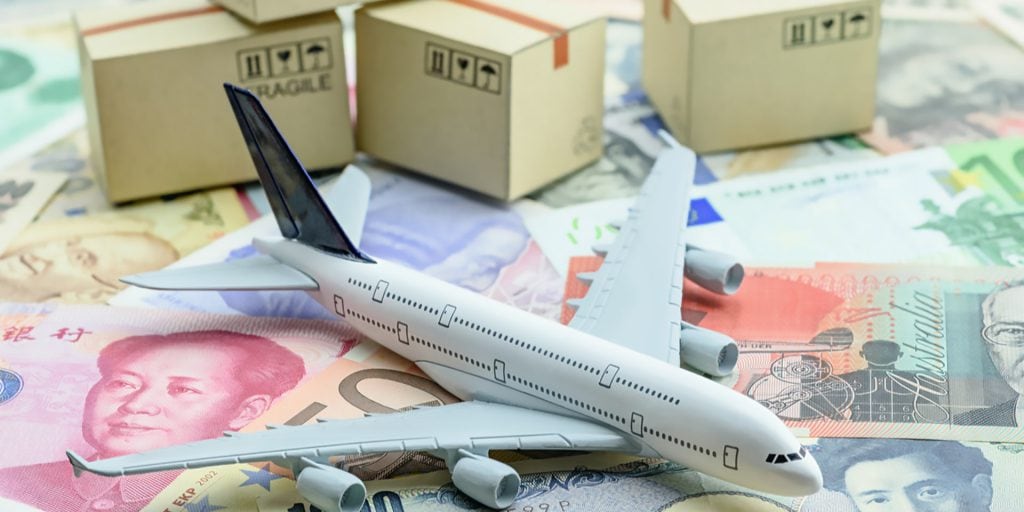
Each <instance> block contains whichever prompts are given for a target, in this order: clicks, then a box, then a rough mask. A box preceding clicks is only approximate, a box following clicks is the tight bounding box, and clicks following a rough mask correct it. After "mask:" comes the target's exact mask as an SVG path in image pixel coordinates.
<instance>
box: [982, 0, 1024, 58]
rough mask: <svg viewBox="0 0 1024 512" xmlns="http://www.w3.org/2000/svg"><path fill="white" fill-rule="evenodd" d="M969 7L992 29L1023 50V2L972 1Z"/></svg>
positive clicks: (1017, 0)
mask: <svg viewBox="0 0 1024 512" xmlns="http://www.w3.org/2000/svg"><path fill="white" fill-rule="evenodd" d="M971 5H972V6H973V7H974V9H975V10H977V11H978V13H979V14H980V15H981V16H982V17H983V18H984V19H985V21H987V22H988V23H989V24H990V25H992V26H993V27H995V28H997V29H999V31H1000V32H1002V33H1003V35H1005V36H1006V37H1009V38H1010V39H1013V41H1014V42H1015V43H1017V45H1018V46H1020V47H1021V48H1024V2H1022V1H1020V0H972V2H971Z"/></svg>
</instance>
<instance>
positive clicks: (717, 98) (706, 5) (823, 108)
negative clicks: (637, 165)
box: [643, 0, 880, 152]
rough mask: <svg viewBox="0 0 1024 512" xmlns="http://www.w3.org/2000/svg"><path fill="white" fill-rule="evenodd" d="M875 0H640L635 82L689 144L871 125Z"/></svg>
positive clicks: (735, 144)
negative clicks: (639, 64) (639, 66)
mask: <svg viewBox="0 0 1024 512" xmlns="http://www.w3.org/2000/svg"><path fill="white" fill-rule="evenodd" d="M879 4H880V1H879V0H853V1H850V0H847V1H835V0H773V1H766V2H754V1H750V0H718V1H714V2H711V1H707V0H645V4H644V7H645V8H644V12H645V14H644V53H643V55H644V58H643V85H644V88H645V89H646V90H647V95H648V97H649V98H650V100H651V103H652V104H653V105H654V106H655V108H656V109H657V110H658V112H659V113H660V114H661V118H662V120H663V121H664V122H665V124H667V125H668V127H669V129H670V130H671V131H672V133H673V135H675V137H676V138H677V139H679V141H680V142H682V143H683V144H686V145H688V146H690V147H692V148H693V149H694V150H696V151H698V152H709V151H720V150H727V149H737V148H744V147H752V146H762V145H768V144H778V143H784V142H789V141H796V140H801V139H809V138H816V137H823V136H828V135H835V134H842V133H850V132H855V131H860V130H864V129H867V128H869V127H870V126H871V123H872V121H873V118H874V112H875V79H876V77H877V74H878V33H879V30H878V29H877V25H878V23H879V20H878V12H879Z"/></svg>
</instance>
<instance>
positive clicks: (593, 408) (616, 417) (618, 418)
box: [506, 373, 626, 425]
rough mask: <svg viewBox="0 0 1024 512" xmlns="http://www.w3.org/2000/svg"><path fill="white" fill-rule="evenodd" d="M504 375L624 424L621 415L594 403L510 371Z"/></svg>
mask: <svg viewBox="0 0 1024 512" xmlns="http://www.w3.org/2000/svg"><path fill="white" fill-rule="evenodd" d="M506 375H507V378H508V380H511V381H512V382H515V383H516V384H519V385H522V386H526V387H528V388H530V389H535V390H537V391H540V392H541V393H544V394H546V395H548V396H551V397H552V398H557V399H558V400H561V401H563V402H567V403H569V404H572V405H575V406H576V407H578V408H580V409H583V410H586V411H589V412H593V413H597V414H600V415H601V416H604V417H605V418H608V419H611V420H615V421H617V422H619V423H621V424H623V425H625V424H626V418H623V417H622V416H619V415H617V414H615V413H612V412H609V411H606V410H604V409H601V408H600V407H597V406H594V405H590V404H588V403H586V402H584V401H582V400H578V399H576V398H573V397H571V396H569V395H566V394H563V393H559V392H558V391H555V390H553V389H549V388H546V387H544V386H541V385H539V384H534V383H533V382H530V381H528V380H526V379H524V378H521V377H517V376H515V375H513V374H511V373H509V374H506Z"/></svg>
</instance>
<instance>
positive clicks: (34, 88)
mask: <svg viewBox="0 0 1024 512" xmlns="http://www.w3.org/2000/svg"><path fill="white" fill-rule="evenodd" d="M0 8H2V7H0ZM62 26H63V27H64V32H65V33H66V35H67V41H66V44H57V43H54V42H53V41H51V40H47V39H45V38H33V37H31V35H30V34H29V33H27V32H26V31H24V30H15V29H9V30H4V31H3V33H2V35H0V111H2V112H3V113H4V122H3V123H2V124H0V169H4V168H6V167H7V166H9V165H11V164H13V163H15V162H17V161H18V160H21V159H22V158H25V157H27V156H29V155H31V154H32V153H34V152H35V151H37V150H39V149H40V148H42V147H45V146H46V145H47V144H49V143H50V142H53V141H54V140H56V139H58V138H60V137H62V136H64V135H66V134H67V133H68V132H70V131H71V130H73V129H75V128H76V127H79V126H81V125H82V123H83V122H84V119H85V111H84V109H83V107H82V97H81V92H80V91H81V87H80V85H79V78H78V57H77V54H76V52H75V48H74V38H73V37H72V34H73V32H72V31H71V28H70V24H69V23H68V22H67V21H65V22H64V23H63V25H62Z"/></svg>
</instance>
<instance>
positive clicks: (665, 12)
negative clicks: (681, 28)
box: [661, 0, 672, 21]
mask: <svg viewBox="0 0 1024 512" xmlns="http://www.w3.org/2000/svg"><path fill="white" fill-rule="evenodd" d="M671 14H672V0H661V16H662V17H663V18H665V21H668V18H669V16H670V15H671Z"/></svg>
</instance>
